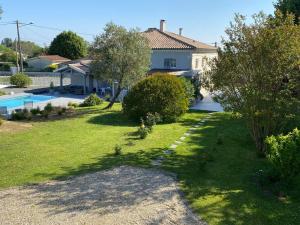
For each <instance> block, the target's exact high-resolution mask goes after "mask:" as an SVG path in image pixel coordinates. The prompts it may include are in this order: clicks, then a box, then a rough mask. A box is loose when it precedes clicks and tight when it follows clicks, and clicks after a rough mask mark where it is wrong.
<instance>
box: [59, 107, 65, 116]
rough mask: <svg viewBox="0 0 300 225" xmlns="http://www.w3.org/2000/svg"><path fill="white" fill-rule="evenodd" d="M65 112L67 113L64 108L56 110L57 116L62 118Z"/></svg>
mask: <svg viewBox="0 0 300 225" xmlns="http://www.w3.org/2000/svg"><path fill="white" fill-rule="evenodd" d="M66 111H67V109H66V108H64V107H63V108H61V107H58V108H57V115H59V116H62V115H63V114H64V113H65V112H66Z"/></svg>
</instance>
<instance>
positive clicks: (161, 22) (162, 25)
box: [160, 20, 166, 32]
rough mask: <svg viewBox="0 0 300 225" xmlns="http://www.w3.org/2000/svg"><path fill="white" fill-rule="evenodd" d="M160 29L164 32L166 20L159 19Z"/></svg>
mask: <svg viewBox="0 0 300 225" xmlns="http://www.w3.org/2000/svg"><path fill="white" fill-rule="evenodd" d="M160 31H161V32H165V31H166V21H165V20H160Z"/></svg>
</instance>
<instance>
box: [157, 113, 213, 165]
mask: <svg viewBox="0 0 300 225" xmlns="http://www.w3.org/2000/svg"><path fill="white" fill-rule="evenodd" d="M212 114H213V113H209V115H208V116H207V117H206V118H205V119H199V120H198V123H197V124H195V125H194V126H193V127H191V128H189V131H195V130H197V128H199V127H201V126H203V125H204V123H205V122H206V121H207V119H209V118H210V117H211V115H212ZM190 135H191V133H190V132H186V133H184V134H183V136H182V137H180V138H179V141H175V144H172V145H171V146H170V149H168V150H164V151H163V152H164V154H166V155H170V154H172V153H174V150H175V149H176V148H177V147H178V145H180V144H182V143H183V141H184V140H185V139H186V137H188V136H190ZM164 160H165V158H164V157H163V156H159V157H158V158H157V159H155V160H152V161H151V164H152V165H153V166H161V164H162V163H163V161H164Z"/></svg>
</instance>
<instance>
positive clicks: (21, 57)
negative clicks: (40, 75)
mask: <svg viewBox="0 0 300 225" xmlns="http://www.w3.org/2000/svg"><path fill="white" fill-rule="evenodd" d="M16 24H17V34H18V50H19V56H20V67H21V73H23V56H22V49H21V40H20V31H19V21H18V20H17V21H16Z"/></svg>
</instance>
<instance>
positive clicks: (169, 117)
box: [123, 73, 188, 122]
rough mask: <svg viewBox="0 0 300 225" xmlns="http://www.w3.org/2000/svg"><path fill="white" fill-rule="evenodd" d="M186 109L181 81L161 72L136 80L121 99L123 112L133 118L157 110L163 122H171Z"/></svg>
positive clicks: (185, 99)
mask: <svg viewBox="0 0 300 225" xmlns="http://www.w3.org/2000/svg"><path fill="white" fill-rule="evenodd" d="M187 109H188V98H187V96H186V94H185V90H184V87H183V84H182V82H180V80H179V79H178V78H176V77H175V76H172V75H167V74H162V73H159V74H154V75H152V76H150V77H148V78H146V79H144V80H142V81H140V82H138V83H137V84H136V85H134V86H133V87H132V89H130V90H129V92H128V94H127V95H126V96H125V98H124V101H123V110H124V113H125V114H126V115H127V116H129V117H130V118H133V119H135V120H138V119H140V118H145V117H146V115H147V113H149V112H150V113H155V112H157V113H159V114H160V116H161V118H162V120H163V121H164V122H173V121H175V120H176V119H177V118H178V117H179V116H181V115H182V114H184V113H185V112H186V110H187Z"/></svg>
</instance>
